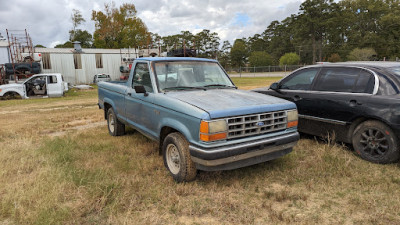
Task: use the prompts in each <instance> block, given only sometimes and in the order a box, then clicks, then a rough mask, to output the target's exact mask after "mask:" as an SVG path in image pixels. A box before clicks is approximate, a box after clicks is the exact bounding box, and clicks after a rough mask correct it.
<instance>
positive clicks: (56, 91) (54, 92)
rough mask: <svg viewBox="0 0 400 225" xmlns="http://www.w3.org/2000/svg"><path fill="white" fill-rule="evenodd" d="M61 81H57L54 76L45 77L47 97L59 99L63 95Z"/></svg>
mask: <svg viewBox="0 0 400 225" xmlns="http://www.w3.org/2000/svg"><path fill="white" fill-rule="evenodd" d="M61 83H62V82H61V80H60V81H58V79H57V76H56V75H48V76H47V95H48V96H49V97H59V96H61V95H62V94H63V87H61Z"/></svg>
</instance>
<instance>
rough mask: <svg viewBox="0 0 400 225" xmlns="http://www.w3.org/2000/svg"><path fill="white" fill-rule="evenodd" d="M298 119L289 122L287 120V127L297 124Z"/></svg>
mask: <svg viewBox="0 0 400 225" xmlns="http://www.w3.org/2000/svg"><path fill="white" fill-rule="evenodd" d="M298 123H299V122H298V121H297V120H296V121H291V122H288V123H287V128H289V127H297V125H298Z"/></svg>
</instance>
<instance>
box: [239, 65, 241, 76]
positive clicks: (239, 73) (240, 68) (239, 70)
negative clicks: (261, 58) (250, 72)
mask: <svg viewBox="0 0 400 225" xmlns="http://www.w3.org/2000/svg"><path fill="white" fill-rule="evenodd" d="M239 77H240V78H241V77H242V66H240V67H239Z"/></svg>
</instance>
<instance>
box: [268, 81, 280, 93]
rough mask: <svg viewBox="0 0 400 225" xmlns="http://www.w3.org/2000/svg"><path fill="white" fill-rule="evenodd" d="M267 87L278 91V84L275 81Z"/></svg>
mask: <svg viewBox="0 0 400 225" xmlns="http://www.w3.org/2000/svg"><path fill="white" fill-rule="evenodd" d="M269 89H271V90H274V91H278V90H279V84H278V83H277V82H275V83H272V84H271V86H269Z"/></svg>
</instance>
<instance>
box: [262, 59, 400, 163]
mask: <svg viewBox="0 0 400 225" xmlns="http://www.w3.org/2000/svg"><path fill="white" fill-rule="evenodd" d="M255 91H256V92H259V93H263V94H267V95H272V96H276V97H280V98H284V99H287V100H290V101H293V102H295V103H296V105H297V108H298V111H299V131H300V132H304V133H308V134H312V135H317V136H326V135H328V134H329V135H330V137H334V138H335V139H336V140H337V141H341V142H345V143H352V144H353V147H354V150H355V152H356V153H357V154H358V155H360V156H361V157H362V158H363V159H366V160H368V161H371V162H375V163H391V162H395V161H398V160H399V156H400V154H399V136H400V95H399V94H400V63H394V62H349V63H327V64H322V65H316V66H309V67H305V68H301V69H299V70H296V71H294V72H293V73H292V74H290V75H288V76H287V77H285V78H283V79H282V80H281V81H279V82H277V83H273V84H272V85H271V86H270V88H269V89H267V88H261V89H256V90H255Z"/></svg>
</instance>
